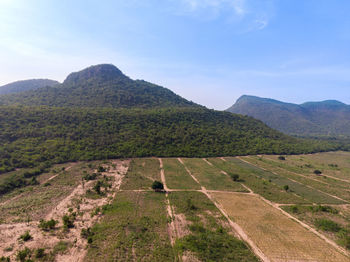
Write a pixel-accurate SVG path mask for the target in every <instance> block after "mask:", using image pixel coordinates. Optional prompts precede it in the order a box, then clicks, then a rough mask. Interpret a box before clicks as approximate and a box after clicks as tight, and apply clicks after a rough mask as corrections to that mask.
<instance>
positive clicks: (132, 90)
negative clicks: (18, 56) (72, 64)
mask: <svg viewBox="0 0 350 262" xmlns="http://www.w3.org/2000/svg"><path fill="white" fill-rule="evenodd" d="M13 104H17V105H27V106H31V105H46V106H55V107H114V108H134V107H141V108H156V107H186V106H191V107H192V106H194V107H199V105H197V104H195V103H193V102H190V101H188V100H186V99H184V98H182V97H180V96H178V95H176V94H175V93H173V92H172V91H170V90H169V89H167V88H164V87H161V86H157V85H154V84H151V83H148V82H146V81H142V80H132V79H130V78H129V77H127V76H125V75H124V74H123V73H122V72H121V71H120V70H119V69H118V68H116V67H115V66H113V65H109V64H102V65H97V66H91V67H89V68H86V69H84V70H82V71H80V72H76V73H72V74H70V75H69V76H68V77H67V78H66V80H65V81H64V82H63V84H61V85H58V86H54V87H43V88H39V89H36V90H30V91H27V92H22V93H18V94H10V95H3V96H0V105H13Z"/></svg>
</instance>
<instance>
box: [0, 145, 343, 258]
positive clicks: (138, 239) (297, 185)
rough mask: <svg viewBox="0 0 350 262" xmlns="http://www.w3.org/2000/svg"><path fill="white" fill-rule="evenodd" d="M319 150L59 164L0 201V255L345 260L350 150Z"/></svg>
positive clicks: (29, 256)
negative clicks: (158, 187) (282, 153)
mask: <svg viewBox="0 0 350 262" xmlns="http://www.w3.org/2000/svg"><path fill="white" fill-rule="evenodd" d="M325 155H326V156H324V157H323V156H322V154H315V155H303V156H284V157H283V158H282V157H279V156H265V155H264V156H245V157H224V158H221V157H220V158H135V159H131V160H108V161H92V162H76V163H67V164H60V165H56V166H53V167H51V168H50V169H49V170H46V171H45V172H42V173H40V174H38V175H37V176H35V181H34V182H33V183H27V182H26V183H27V184H25V185H24V186H21V187H16V188H14V189H13V190H10V191H9V192H8V193H5V194H2V195H1V196H0V259H2V260H0V261H8V260H7V258H10V259H11V260H10V261H16V260H19V261H27V260H29V261H179V262H180V261H185V262H187V261H244V262H245V261H246V262H248V261H252V262H253V261H264V262H266V261H276V262H280V261H326V262H328V261H350V257H349V252H348V250H349V249H350V203H348V199H349V198H348V195H347V192H349V190H350V187H349V185H348V184H347V182H346V180H347V176H346V172H347V171H344V173H343V174H341V173H342V170H343V168H344V169H345V170H346V169H347V168H348V167H349V168H350V162H349V165H348V162H347V159H349V160H350V154H348V153H343V152H335V153H325ZM332 156H333V157H334V159H333V160H332V159H329V158H331V157H332ZM341 157H342V159H340V158H341ZM323 158H327V159H328V162H329V163H332V165H330V164H322V161H323V160H322V159H323ZM282 159H284V160H282ZM300 159H303V160H300ZM300 162H303V163H304V164H303V165H304V166H303V167H301V165H302V164H301V163H300ZM328 162H327V163H328ZM305 164H306V165H307V167H305ZM310 165H311V166H312V168H310ZM313 169H315V170H316V169H318V170H320V171H321V174H315V173H314V170H313ZM335 169H336V170H335ZM22 171H23V170H22ZM16 172H20V170H18V171H15V172H14V173H13V172H12V173H7V174H5V175H6V176H13V175H16ZM332 172H333V173H332ZM1 176H2V175H0V179H1ZM349 176H350V174H349ZM3 179H4V180H3V181H5V182H6V181H8V180H7V179H8V177H6V178H3ZM31 179H32V178H29V180H28V181H29V182H31ZM343 180H344V181H343ZM0 182H1V180H0ZM155 183H158V184H161V185H162V186H163V188H164V189H157V190H154V187H153V186H154V184H155ZM349 183H350V182H349ZM152 188H153V189H152Z"/></svg>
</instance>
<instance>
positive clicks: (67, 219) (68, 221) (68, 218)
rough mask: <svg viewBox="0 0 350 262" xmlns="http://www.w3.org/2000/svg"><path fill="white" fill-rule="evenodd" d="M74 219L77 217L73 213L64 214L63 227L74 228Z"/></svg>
mask: <svg viewBox="0 0 350 262" xmlns="http://www.w3.org/2000/svg"><path fill="white" fill-rule="evenodd" d="M74 220H75V217H74V216H73V215H64V216H63V217H62V222H63V228H65V229H68V228H73V227H74Z"/></svg>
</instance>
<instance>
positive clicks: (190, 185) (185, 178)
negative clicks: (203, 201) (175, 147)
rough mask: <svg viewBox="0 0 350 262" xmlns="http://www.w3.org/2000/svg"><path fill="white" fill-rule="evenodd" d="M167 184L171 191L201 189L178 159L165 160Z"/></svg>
mask: <svg viewBox="0 0 350 262" xmlns="http://www.w3.org/2000/svg"><path fill="white" fill-rule="evenodd" d="M163 166H164V173H165V178H166V184H167V186H168V187H169V188H171V189H200V188H201V187H200V185H199V184H198V183H197V182H196V181H194V180H193V178H192V177H191V176H190V175H189V174H188V173H187V171H186V169H185V167H184V166H183V165H182V164H181V163H180V162H179V161H178V159H176V158H164V159H163Z"/></svg>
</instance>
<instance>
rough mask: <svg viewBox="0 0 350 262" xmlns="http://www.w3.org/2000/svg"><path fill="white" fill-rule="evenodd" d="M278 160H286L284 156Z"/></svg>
mask: <svg viewBox="0 0 350 262" xmlns="http://www.w3.org/2000/svg"><path fill="white" fill-rule="evenodd" d="M278 159H279V160H286V158H285V157H284V156H279V157H278Z"/></svg>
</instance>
